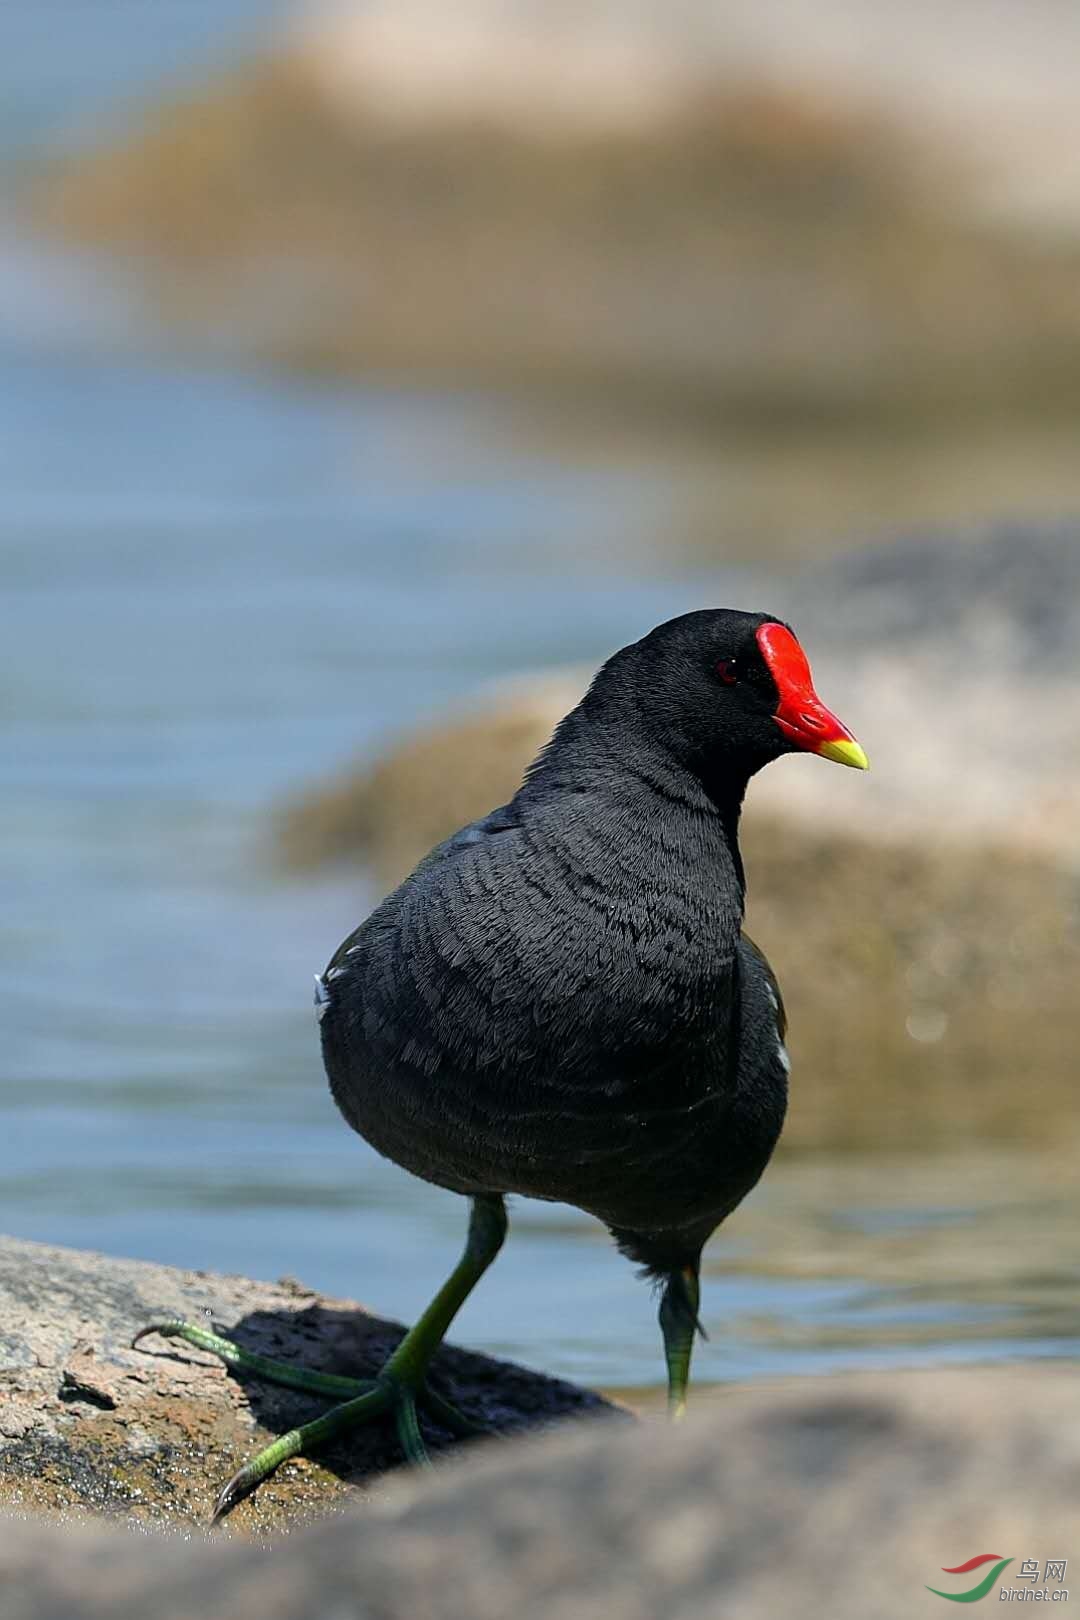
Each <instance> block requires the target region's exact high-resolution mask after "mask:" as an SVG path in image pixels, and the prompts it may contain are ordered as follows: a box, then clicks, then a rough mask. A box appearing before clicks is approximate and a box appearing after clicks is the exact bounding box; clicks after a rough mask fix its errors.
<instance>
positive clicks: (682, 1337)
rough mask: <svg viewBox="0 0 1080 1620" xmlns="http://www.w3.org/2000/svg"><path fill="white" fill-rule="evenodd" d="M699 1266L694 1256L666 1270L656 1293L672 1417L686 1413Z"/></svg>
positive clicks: (698, 1329)
mask: <svg viewBox="0 0 1080 1620" xmlns="http://www.w3.org/2000/svg"><path fill="white" fill-rule="evenodd" d="M699 1266H700V1261H699V1260H695V1261H694V1262H693V1263H692V1264H690V1265H685V1266H682V1267H680V1269H679V1270H678V1271H672V1272H671V1273H669V1275H668V1279H667V1282H666V1284H665V1286H664V1292H663V1294H662V1295H661V1296H660V1331H661V1332H662V1333H663V1335H664V1358H665V1360H666V1361H667V1372H668V1415H669V1417H671V1418H672V1419H674V1420H675V1421H678V1420H679V1419H680V1418H681V1417H683V1416H684V1415H685V1413H686V1390H687V1386H688V1384H689V1382H690V1355H691V1352H692V1351H693V1348H694V1335H695V1333H699V1332H702V1331H703V1329H702V1327H701V1322H700V1320H699V1318H698V1305H699V1303H700V1296H701V1289H700V1284H699V1280H698V1272H699Z"/></svg>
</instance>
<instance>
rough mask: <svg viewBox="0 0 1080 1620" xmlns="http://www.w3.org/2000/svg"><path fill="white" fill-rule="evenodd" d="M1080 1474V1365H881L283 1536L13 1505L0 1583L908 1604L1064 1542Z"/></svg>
mask: <svg viewBox="0 0 1080 1620" xmlns="http://www.w3.org/2000/svg"><path fill="white" fill-rule="evenodd" d="M1078 1488H1080V1404H1078V1402H1077V1400H1076V1378H1075V1373H1074V1372H1073V1371H1071V1370H1068V1369H1066V1370H1060V1371H1057V1370H1055V1371H1051V1370H1049V1369H1043V1368H1039V1369H1035V1368H1032V1367H1030V1366H1027V1367H1015V1368H1010V1369H1008V1370H979V1371H973V1370H968V1369H962V1370H950V1371H937V1372H922V1373H907V1374H905V1373H884V1374H869V1375H862V1376H859V1377H854V1378H842V1379H827V1380H804V1381H802V1382H800V1383H799V1384H798V1385H796V1386H791V1387H787V1388H780V1389H776V1388H772V1389H770V1388H768V1387H762V1386H756V1387H752V1388H749V1389H744V1390H741V1391H737V1392H732V1393H730V1394H728V1395H726V1396H724V1397H722V1398H718V1399H717V1400H716V1401H715V1402H714V1403H712V1404H711V1405H710V1406H709V1407H708V1408H706V1409H699V1410H698V1411H697V1413H696V1414H695V1415H694V1416H693V1417H692V1418H691V1420H690V1421H689V1422H687V1423H686V1424H683V1425H681V1426H680V1427H679V1428H677V1429H671V1428H668V1427H667V1426H666V1425H664V1424H662V1423H661V1422H659V1421H651V1422H650V1423H649V1424H648V1425H647V1426H646V1425H642V1426H640V1427H630V1426H627V1427H626V1428H625V1429H624V1428H623V1426H621V1425H618V1426H615V1425H595V1426H592V1427H591V1428H579V1429H577V1430H574V1431H567V1432H564V1433H561V1434H554V1435H551V1436H549V1437H547V1438H545V1439H542V1440H539V1441H529V1442H525V1443H521V1444H514V1445H510V1446H505V1447H498V1448H495V1447H490V1448H485V1449H483V1450H478V1451H477V1452H476V1453H474V1454H473V1456H472V1458H471V1459H470V1461H469V1462H468V1463H467V1464H466V1465H465V1466H463V1467H461V1468H458V1469H455V1470H454V1471H452V1472H447V1473H445V1474H444V1475H442V1476H436V1477H435V1478H434V1479H432V1478H430V1477H428V1478H421V1477H417V1476H409V1477H407V1478H406V1477H402V1479H401V1483H400V1484H399V1485H398V1486H397V1487H396V1488H395V1489H394V1490H393V1492H392V1493H388V1495H387V1497H386V1499H385V1500H384V1501H383V1503H382V1504H381V1505H380V1507H379V1508H378V1509H377V1510H374V1511H372V1510H368V1511H366V1512H364V1513H360V1514H357V1513H354V1512H346V1513H343V1514H342V1515H340V1516H339V1517H337V1518H335V1519H334V1520H332V1521H329V1522H325V1523H322V1524H319V1525H315V1526H311V1527H308V1528H306V1529H303V1530H301V1531H299V1532H298V1533H297V1534H296V1535H295V1536H292V1537H290V1538H289V1539H288V1541H287V1543H286V1544H285V1545H283V1546H278V1547H272V1548H271V1549H270V1550H269V1551H266V1550H261V1549H257V1548H252V1547H246V1548H245V1547H243V1546H237V1545H233V1546H211V1547H208V1546H207V1545H206V1544H205V1543H204V1542H201V1541H198V1540H196V1541H194V1542H188V1543H186V1544H181V1543H180V1542H179V1540H178V1538H159V1537H153V1536H140V1537H137V1538H136V1537H133V1536H131V1535H130V1534H128V1535H124V1534H120V1533H117V1532H115V1531H114V1532H107V1531H97V1532H94V1533H91V1532H90V1531H88V1530H87V1529H86V1528H78V1529H72V1528H71V1527H64V1528H59V1527H56V1526H27V1525H26V1524H25V1523H18V1524H16V1523H12V1522H11V1521H10V1520H9V1521H7V1522H3V1521H0V1581H2V1582H3V1591H4V1594H5V1607H4V1617H5V1620H103V1617H105V1616H108V1617H109V1620H136V1617H138V1620H145V1616H146V1615H147V1614H148V1613H152V1614H153V1616H154V1620H188V1617H189V1616H191V1615H193V1614H206V1615H212V1616H213V1617H214V1620H376V1617H377V1620H462V1617H463V1616H467V1617H469V1620H506V1616H507V1615H513V1616H514V1617H515V1620H541V1617H543V1620H610V1617H612V1616H618V1617H619V1620H656V1617H657V1616H658V1615H663V1616H664V1617H665V1620H706V1617H708V1620H728V1617H731V1620H735V1617H738V1620H787V1617H789V1616H801V1615H808V1614H809V1615H816V1614H828V1615H829V1616H830V1617H832V1620H910V1617H911V1616H912V1615H917V1614H921V1613H923V1612H927V1613H929V1612H930V1611H929V1609H928V1608H927V1604H928V1603H929V1599H928V1597H927V1595H926V1591H925V1588H926V1586H928V1585H929V1586H933V1587H937V1588H939V1589H942V1590H946V1591H950V1592H960V1591H964V1590H965V1589H967V1588H970V1587H971V1586H972V1585H973V1584H974V1583H975V1581H977V1580H978V1578H979V1574H981V1573H982V1571H979V1572H978V1573H976V1574H975V1575H971V1576H968V1577H963V1576H956V1575H948V1574H944V1573H943V1566H949V1567H954V1566H956V1565H957V1564H960V1563H962V1562H964V1561H966V1560H967V1559H969V1558H971V1557H973V1556H977V1555H978V1554H981V1553H985V1552H988V1551H991V1552H995V1551H996V1553H997V1554H999V1555H1000V1557H1001V1558H1004V1559H1009V1560H1011V1563H1010V1564H1009V1565H1008V1566H1007V1567H1006V1568H1005V1569H1004V1570H1003V1571H1002V1572H1001V1574H1000V1577H999V1579H1000V1582H1001V1583H1002V1584H1003V1585H1004V1586H1005V1587H1006V1588H1010V1589H1011V1588H1014V1587H1015V1588H1017V1589H1019V1590H1020V1591H1024V1590H1025V1586H1026V1583H1024V1582H1022V1581H1017V1580H1016V1578H1015V1577H1016V1574H1017V1572H1018V1571H1019V1569H1020V1566H1021V1563H1022V1561H1023V1560H1033V1561H1035V1562H1037V1563H1038V1565H1039V1567H1040V1574H1041V1573H1042V1572H1043V1571H1045V1565H1046V1561H1047V1560H1050V1559H1058V1560H1060V1559H1066V1560H1067V1561H1068V1560H1069V1559H1070V1558H1071V1549H1072V1546H1073V1542H1074V1539H1075V1522H1074V1521H1075V1514H1074V1503H1075V1500H1076V1494H1077V1490H1078ZM1071 1574H1072V1571H1071V1568H1068V1567H1067V1570H1066V1580H1065V1583H1064V1586H1065V1588H1066V1589H1067V1588H1068V1587H1069V1585H1071V1584H1072V1582H1071V1580H1070V1578H1069V1577H1071ZM1045 1584H1046V1582H1045V1580H1042V1579H1040V1581H1039V1585H1040V1586H1044V1585H1045ZM990 1601H993V1602H994V1603H995V1605H996V1604H997V1602H999V1601H1000V1600H999V1599H998V1598H997V1597H996V1592H995V1593H991V1595H990ZM934 1602H935V1603H940V1600H939V1599H937V1598H935V1599H934Z"/></svg>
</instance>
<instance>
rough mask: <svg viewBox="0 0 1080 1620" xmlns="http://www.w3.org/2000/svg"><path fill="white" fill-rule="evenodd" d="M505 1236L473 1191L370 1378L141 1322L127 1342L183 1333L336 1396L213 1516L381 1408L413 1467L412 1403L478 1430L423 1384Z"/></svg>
mask: <svg viewBox="0 0 1080 1620" xmlns="http://www.w3.org/2000/svg"><path fill="white" fill-rule="evenodd" d="M505 1236H506V1209H505V1206H504V1204H503V1200H502V1198H501V1197H499V1196H498V1195H497V1194H494V1193H484V1194H480V1195H478V1196H476V1197H475V1198H474V1199H473V1200H472V1213H471V1215H470V1218H469V1235H468V1239H467V1241H466V1244H465V1253H464V1254H463V1255H462V1257H461V1259H460V1260H459V1261H458V1263H457V1265H456V1266H455V1267H454V1269H453V1271H452V1272H451V1273H450V1276H449V1277H448V1278H447V1279H446V1282H445V1283H444V1284H443V1286H442V1287H441V1288H440V1289H439V1292H438V1293H437V1294H436V1295H435V1298H434V1299H433V1300H432V1302H431V1304H430V1305H429V1306H428V1308H427V1310H426V1311H425V1312H424V1313H423V1315H422V1316H421V1317H420V1318H419V1320H418V1321H417V1323H416V1324H415V1326H414V1327H411V1328H410V1329H409V1331H408V1333H406V1335H405V1337H404V1338H403V1339H402V1341H401V1343H400V1344H399V1345H398V1347H397V1349H396V1350H395V1351H394V1353H393V1355H392V1356H390V1358H389V1359H388V1361H387V1363H386V1365H385V1366H384V1367H383V1368H382V1369H381V1371H380V1372H379V1374H378V1376H377V1377H376V1378H374V1379H361V1378H341V1377H339V1376H338V1375H337V1374H336V1373H317V1372H308V1371H307V1370H306V1369H305V1368H303V1367H291V1366H289V1364H288V1363H287V1362H284V1361H271V1360H270V1359H269V1357H267V1356H259V1355H255V1354H254V1353H253V1352H252V1351H250V1350H244V1349H241V1347H240V1345H238V1344H233V1342H232V1340H231V1339H223V1338H222V1337H221V1336H220V1335H219V1334H217V1333H211V1332H210V1331H209V1330H208V1329H207V1328H201V1327H198V1326H196V1325H195V1323H193V1322H182V1321H180V1320H178V1319H176V1318H174V1319H172V1320H170V1321H165V1322H158V1323H156V1324H154V1325H153V1326H151V1327H144V1328H143V1329H142V1331H141V1332H140V1333H137V1334H136V1335H135V1338H134V1340H133V1341H132V1342H133V1344H138V1343H139V1342H140V1340H142V1339H144V1338H146V1336H147V1334H150V1333H160V1334H162V1335H163V1336H164V1337H165V1338H167V1339H183V1340H184V1341H185V1343H187V1344H191V1345H195V1346H196V1347H197V1348H198V1349H199V1350H209V1351H210V1353H211V1354H212V1355H215V1356H218V1357H219V1358H220V1359H221V1360H222V1361H223V1362H224V1363H225V1365H226V1366H227V1367H234V1368H236V1369H237V1370H238V1371H243V1372H249V1373H251V1374H253V1375H254V1376H255V1377H256V1378H265V1379H266V1380H267V1381H268V1382H269V1383H273V1384H284V1385H285V1386H286V1387H287V1388H289V1389H302V1390H304V1391H306V1392H307V1393H308V1394H309V1395H328V1396H331V1397H332V1398H334V1399H336V1400H337V1401H339V1402H340V1404H339V1405H338V1406H335V1407H333V1409H332V1410H331V1411H329V1412H327V1413H326V1415H325V1417H321V1418H316V1419H315V1421H314V1422H313V1423H305V1424H303V1425H302V1427H301V1428H299V1429H290V1430H289V1432H288V1434H283V1435H282V1436H281V1438H280V1440H275V1441H274V1443H273V1445H270V1446H267V1447H266V1449H265V1451H260V1453H259V1455H258V1456H257V1457H254V1458H252V1460H251V1462H249V1463H248V1464H246V1466H245V1467H243V1468H241V1469H240V1471H239V1473H237V1474H234V1475H233V1477H232V1479H230V1481H229V1483H228V1484H227V1485H226V1486H225V1488H224V1490H223V1491H221V1492H220V1493H219V1495H218V1498H217V1501H216V1503H215V1504H214V1513H213V1519H214V1521H216V1520H218V1519H220V1518H222V1517H223V1516H224V1515H225V1514H226V1513H228V1512H229V1510H230V1509H231V1508H233V1507H235V1506H236V1504H237V1502H239V1501H240V1499H241V1498H242V1497H244V1496H247V1495H248V1494H249V1492H251V1491H253V1490H254V1489H255V1487H256V1485H258V1484H259V1483H260V1482H261V1481H262V1480H264V1479H266V1478H267V1477H268V1475H270V1474H272V1473H273V1472H274V1470H275V1469H276V1468H280V1467H281V1464H282V1463H283V1462H288V1460H289V1458H290V1457H299V1456H300V1455H301V1454H302V1453H305V1452H310V1451H314V1450H315V1448H316V1447H317V1446H321V1445H325V1444H326V1442H327V1441H328V1440H332V1439H333V1438H334V1436H335V1435H338V1434H341V1433H342V1432H343V1431H344V1430H345V1429H351V1428H353V1427H355V1426H356V1425H357V1424H360V1423H367V1422H368V1421H370V1419H372V1418H376V1417H381V1416H383V1415H384V1414H386V1413H392V1414H393V1418H394V1423H395V1425H396V1428H397V1434H398V1439H399V1441H400V1442H401V1449H402V1451H404V1453H405V1456H406V1458H407V1459H408V1461H409V1462H411V1463H415V1464H417V1465H418V1466H429V1465H430V1462H431V1459H430V1457H429V1456H428V1454H427V1448H426V1446H425V1445H424V1442H423V1439H422V1438H421V1435H420V1422H419V1418H418V1416H417V1408H419V1409H420V1410H421V1411H424V1412H426V1413H427V1415H428V1416H429V1417H430V1418H432V1419H433V1420H434V1421H435V1422H436V1423H437V1424H439V1425H440V1426H441V1427H442V1428H445V1429H448V1430H449V1431H450V1433H451V1434H454V1435H459V1436H461V1437H465V1436H469V1435H476V1434H482V1433H484V1430H483V1429H482V1428H480V1427H479V1425H477V1424H475V1423H472V1422H470V1420H469V1419H468V1418H467V1417H465V1416H464V1415H463V1414H462V1413H461V1412H459V1411H458V1410H457V1408H456V1407H454V1406H451V1404H450V1402H449V1401H445V1400H443V1398H442V1396H441V1395H436V1394H435V1392H434V1390H431V1389H429V1388H428V1386H427V1370H428V1366H429V1364H430V1362H431V1358H432V1356H433V1355H434V1354H435V1352H436V1350H437V1349H438V1348H439V1345H440V1344H441V1343H442V1341H443V1338H444V1336H445V1334H446V1330H447V1328H448V1327H449V1326H450V1323H451V1322H452V1321H453V1319H454V1317H455V1316H456V1315H457V1312H458V1310H459V1309H460V1307H461V1306H462V1305H463V1304H464V1302H465V1300H466V1299H467V1298H468V1296H469V1294H470V1293H471V1291H472V1289H473V1288H474V1287H475V1285H476V1284H477V1282H479V1280H480V1278H481V1277H482V1276H483V1274H484V1272H485V1271H486V1270H487V1268H488V1266H489V1265H490V1264H491V1262H492V1261H493V1260H494V1258H495V1256H496V1255H497V1254H498V1252H499V1250H500V1248H501V1247H502V1243H503V1239H504V1238H505Z"/></svg>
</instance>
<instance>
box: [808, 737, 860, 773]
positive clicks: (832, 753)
mask: <svg viewBox="0 0 1080 1620" xmlns="http://www.w3.org/2000/svg"><path fill="white" fill-rule="evenodd" d="M814 752H815V754H820V755H821V756H822V758H823V759H832V760H835V761H836V763H837V765H850V766H851V767H852V769H853V770H856V771H868V770H869V769H870V761H869V760H868V759H867V757H866V755H865V754H864V752H863V750H862V749H861V748H860V747H859V744H858V743H857V742H856V741H855V739H854V738H851V740H850V741H849V740H848V739H846V738H845V739H842V740H839V741H837V742H823V743H818V745H817V747H816V748H815V749H814Z"/></svg>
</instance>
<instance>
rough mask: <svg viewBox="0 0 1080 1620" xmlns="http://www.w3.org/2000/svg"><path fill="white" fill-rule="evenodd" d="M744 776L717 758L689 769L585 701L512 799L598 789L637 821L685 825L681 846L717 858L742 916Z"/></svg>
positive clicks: (525, 801) (526, 803) (622, 720)
mask: <svg viewBox="0 0 1080 1620" xmlns="http://www.w3.org/2000/svg"><path fill="white" fill-rule="evenodd" d="M748 782H749V773H746V772H742V771H739V770H738V769H732V768H731V766H730V765H729V764H728V765H725V763H724V762H723V761H721V762H719V763H718V764H717V765H716V767H715V769H711V770H709V771H708V772H707V773H705V772H702V773H698V772H696V771H693V770H690V769H689V768H688V767H687V766H685V765H683V764H681V763H680V762H679V761H678V760H677V759H675V758H674V757H673V756H672V755H671V754H669V753H668V752H667V751H666V750H665V749H664V748H663V747H662V746H658V745H657V744H656V743H654V742H653V741H652V739H650V738H649V737H647V736H644V735H642V734H641V732H640V729H639V728H638V727H636V726H635V725H633V724H628V723H627V717H625V716H622V715H620V714H619V713H618V711H617V710H616V711H615V712H612V711H611V709H610V708H605V710H604V711H603V712H601V713H590V711H589V704H588V699H586V701H585V702H584V703H582V704H581V705H580V706H579V707H578V708H577V709H575V710H573V711H572V712H571V713H570V714H568V715H567V716H566V718H565V719H564V720H563V721H562V722H561V723H560V725H559V726H558V728H557V729H556V732H555V734H554V736H553V737H552V739H551V741H550V742H549V743H548V745H547V747H546V748H545V749H544V750H543V752H542V753H541V754H540V756H539V757H538V759H537V760H536V761H535V763H534V764H533V766H532V767H531V768H530V770H529V773H528V775H527V777H526V780H525V783H524V785H523V787H522V789H521V791H520V793H519V795H518V802H519V804H520V805H521V806H522V808H527V807H528V806H529V805H530V804H533V805H535V804H536V803H538V802H540V801H544V800H552V799H562V798H564V797H565V798H567V799H572V798H573V797H574V796H575V795H578V794H582V793H591V792H599V793H601V794H602V795H603V796H604V798H605V800H609V801H610V802H611V803H612V804H614V803H618V804H619V805H620V806H621V807H622V808H623V810H624V813H626V814H627V815H628V816H629V818H630V819H632V818H633V817H634V816H635V815H636V816H637V817H639V818H640V821H641V824H642V825H643V826H644V825H646V824H647V823H652V822H654V821H655V820H656V819H657V818H658V817H661V818H665V819H666V818H670V817H678V818H681V819H683V820H684V821H687V822H689V823H691V824H692V825H693V827H694V829H695V836H692V837H690V838H688V839H687V840H686V841H685V843H684V844H683V845H682V846H681V847H682V848H683V849H684V850H686V851H693V852H694V853H693V857H692V858H694V859H699V860H700V859H706V860H708V859H709V857H710V856H712V857H713V861H716V862H718V863H719V866H720V868H721V869H722V870H723V871H724V873H725V875H728V876H729V877H730V881H731V882H732V883H733V884H734V886H735V888H736V889H737V894H738V905H737V909H738V915H739V917H740V919H741V915H742V909H743V900H744V897H745V892H746V879H745V872H744V868H743V862H742V855H741V852H740V850H739V818H740V815H741V812H742V803H743V798H744V797H745V794H746V788H747V785H748ZM672 843H673V847H674V845H675V841H674V840H673V841H672Z"/></svg>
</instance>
